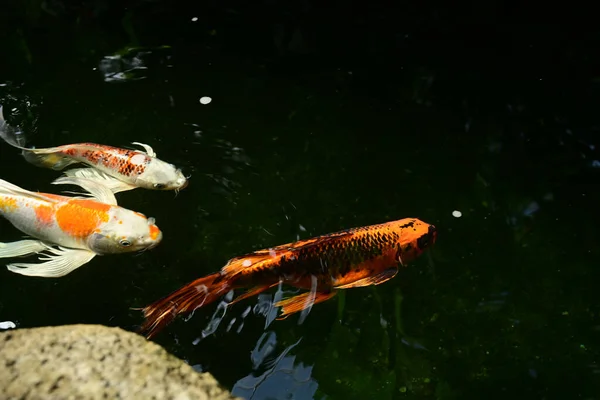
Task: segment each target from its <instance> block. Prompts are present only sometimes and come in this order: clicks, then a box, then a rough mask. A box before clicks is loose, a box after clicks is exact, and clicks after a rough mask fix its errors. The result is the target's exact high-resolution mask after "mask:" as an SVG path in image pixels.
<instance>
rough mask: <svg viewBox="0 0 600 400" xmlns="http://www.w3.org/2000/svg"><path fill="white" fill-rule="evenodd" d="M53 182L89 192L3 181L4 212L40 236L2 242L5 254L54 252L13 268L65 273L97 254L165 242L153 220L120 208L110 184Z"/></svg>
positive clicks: (0, 205)
mask: <svg viewBox="0 0 600 400" xmlns="http://www.w3.org/2000/svg"><path fill="white" fill-rule="evenodd" d="M54 183H55V184H71V185H78V186H81V187H82V188H83V189H85V190H87V191H88V192H89V195H88V194H86V193H82V196H77V197H69V196H62V195H55V194H50V193H39V192H30V191H28V190H25V189H22V188H20V187H18V186H16V185H13V184H11V183H9V182H6V181H4V180H1V179H0V215H2V216H3V217H4V218H6V219H7V220H8V221H10V222H11V223H12V224H13V226H14V227H16V228H17V229H19V230H20V231H22V232H24V233H26V234H27V235H29V236H31V237H33V238H35V239H37V240H20V241H17V242H11V243H0V258H8V257H18V256H25V255H31V254H36V253H42V252H47V253H49V254H44V256H43V257H39V259H40V260H45V262H42V263H39V264H24V263H13V264H9V265H8V266H7V267H8V269H9V270H10V271H12V272H15V273H19V274H22V275H28V276H41V277H60V276H64V275H67V274H68V273H70V272H72V271H73V270H75V269H76V268H79V267H80V266H82V265H84V264H85V263H87V262H89V261H90V260H91V259H92V258H94V257H95V256H96V255H105V254H115V253H125V252H134V251H142V250H148V249H151V248H153V247H155V246H156V245H158V244H159V243H160V241H161V240H162V232H161V231H160V229H159V228H158V227H157V226H156V224H155V223H154V218H146V216H145V215H143V214H141V213H138V212H135V211H132V210H128V209H126V208H123V207H120V206H118V205H117V201H116V199H115V196H114V194H113V193H112V192H111V191H110V189H108V188H107V187H105V186H103V185H101V184H98V183H97V182H95V181H92V180H86V179H84V178H76V177H62V178H59V179H57V180H56V181H55V182H54Z"/></svg>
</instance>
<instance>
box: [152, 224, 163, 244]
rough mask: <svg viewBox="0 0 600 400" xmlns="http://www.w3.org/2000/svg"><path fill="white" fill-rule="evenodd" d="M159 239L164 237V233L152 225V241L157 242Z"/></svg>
mask: <svg viewBox="0 0 600 400" xmlns="http://www.w3.org/2000/svg"><path fill="white" fill-rule="evenodd" d="M159 237H162V232H161V231H160V229H158V226H156V225H154V224H151V225H150V239H152V240H154V241H156V240H157V239H158V238H159Z"/></svg>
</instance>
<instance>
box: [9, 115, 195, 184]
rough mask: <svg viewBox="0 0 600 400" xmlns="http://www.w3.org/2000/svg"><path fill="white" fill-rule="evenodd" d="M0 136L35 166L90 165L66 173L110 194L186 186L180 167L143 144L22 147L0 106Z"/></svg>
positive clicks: (76, 144)
mask: <svg viewBox="0 0 600 400" xmlns="http://www.w3.org/2000/svg"><path fill="white" fill-rule="evenodd" d="M19 134H20V132H19ZM0 138H2V139H3V140H4V141H5V142H7V143H8V144H10V145H11V146H13V147H16V148H18V149H20V150H22V152H23V157H24V158H25V159H26V160H27V161H29V162H30V163H31V164H33V165H36V166H38V167H44V168H51V169H54V170H57V171H60V170H63V169H64V168H66V167H68V166H70V165H73V164H85V165H87V166H88V167H91V168H77V169H71V170H67V171H66V172H65V175H67V176H75V177H81V178H86V179H91V180H94V181H97V182H100V183H102V184H103V185H105V186H107V187H108V188H109V189H110V190H111V191H112V192H113V193H117V192H122V191H126V190H131V189H135V188H138V187H139V188H144V189H153V190H175V191H179V190H181V189H184V188H185V187H186V186H187V185H188V180H187V178H186V177H185V176H184V175H183V173H182V172H181V169H179V168H177V167H175V166H174V165H173V164H170V163H168V162H165V161H163V160H161V159H159V158H157V156H156V152H155V151H154V150H153V149H152V147H151V146H149V145H147V144H144V143H139V142H133V143H132V144H135V145H138V146H141V147H142V148H143V149H144V150H143V151H142V150H133V149H123V148H119V147H113V146H107V145H102V144H97V143H75V144H67V145H63V146H57V147H49V148H43V149H35V148H27V147H23V146H22V144H23V143H22V142H23V141H24V138H22V135H19V136H18V137H17V131H16V129H15V128H13V127H11V126H9V125H8V124H7V123H6V121H5V120H4V116H3V114H2V106H0ZM20 139H22V140H20Z"/></svg>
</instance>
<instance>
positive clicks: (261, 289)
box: [228, 282, 279, 305]
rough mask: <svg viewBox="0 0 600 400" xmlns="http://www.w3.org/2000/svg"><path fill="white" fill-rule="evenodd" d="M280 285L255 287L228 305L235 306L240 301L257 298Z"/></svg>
mask: <svg viewBox="0 0 600 400" xmlns="http://www.w3.org/2000/svg"><path fill="white" fill-rule="evenodd" d="M278 284H279V282H277V283H274V284H272V285H263V286H255V287H253V288H252V289H249V290H247V291H246V293H244V294H241V295H239V296H238V297H236V298H235V299H233V300H231V301H230V302H229V304H228V305H233V304H235V303H237V302H238V301H241V300H244V299H247V298H248V297H252V296H255V295H257V294H259V293H262V292H264V291H265V290H267V289H269V288H272V287H273V286H277V285H278Z"/></svg>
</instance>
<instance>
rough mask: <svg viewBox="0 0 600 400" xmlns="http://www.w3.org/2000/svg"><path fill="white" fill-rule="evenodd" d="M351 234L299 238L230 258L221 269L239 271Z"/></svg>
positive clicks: (227, 271)
mask: <svg viewBox="0 0 600 400" xmlns="http://www.w3.org/2000/svg"><path fill="white" fill-rule="evenodd" d="M349 236H352V232H351V231H342V232H335V233H330V234H327V235H322V236H317V237H315V238H311V239H306V240H298V241H296V242H292V243H286V244H282V245H279V246H275V247H271V248H269V249H263V250H257V251H254V252H252V253H248V254H244V255H241V256H238V257H234V258H232V259H230V260H229V261H228V262H227V264H226V265H225V266H224V267H223V268H222V269H221V271H222V272H223V273H224V274H227V273H233V272H236V271H239V270H240V269H243V268H248V267H251V266H253V265H255V264H257V263H259V262H262V261H266V260H268V259H270V258H279V257H281V256H282V255H284V254H289V253H292V252H294V251H297V250H300V249H307V248H310V247H313V246H317V245H320V244H324V243H327V242H331V241H335V240H339V239H341V238H344V237H349Z"/></svg>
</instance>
